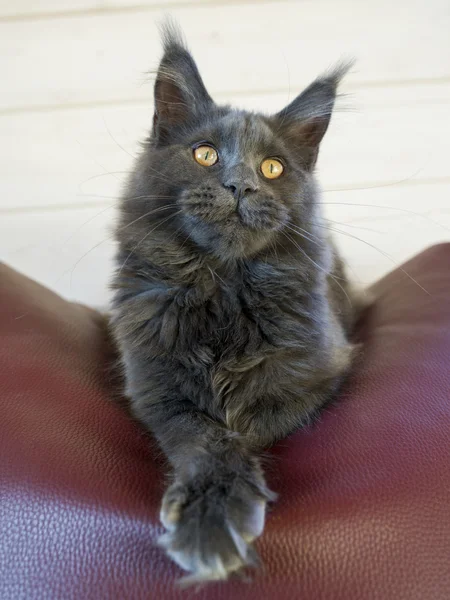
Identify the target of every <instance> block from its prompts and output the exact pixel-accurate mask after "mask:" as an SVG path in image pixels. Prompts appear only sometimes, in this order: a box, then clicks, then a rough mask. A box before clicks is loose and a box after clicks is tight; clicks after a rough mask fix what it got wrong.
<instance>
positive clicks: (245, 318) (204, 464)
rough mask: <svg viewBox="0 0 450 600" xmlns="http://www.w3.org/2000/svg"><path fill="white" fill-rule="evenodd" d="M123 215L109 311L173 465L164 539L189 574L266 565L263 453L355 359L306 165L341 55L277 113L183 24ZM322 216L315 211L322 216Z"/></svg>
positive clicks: (332, 388) (341, 283)
mask: <svg viewBox="0 0 450 600" xmlns="http://www.w3.org/2000/svg"><path fill="white" fill-rule="evenodd" d="M163 39H164V56H163V59H162V61H161V64H160V67H159V70H158V73H157V78H156V83H155V114H154V120H153V130H152V133H151V136H150V137H149V139H148V140H147V141H146V142H145V144H144V147H143V151H142V153H141V155H140V156H139V158H138V160H137V162H136V165H135V168H134V170H133V172H132V174H131V176H130V178H129V182H128V185H127V189H126V192H125V194H124V197H123V199H122V202H121V206H120V222H119V224H118V226H117V241H118V245H119V251H118V255H117V272H116V275H115V278H114V282H113V286H114V289H115V295H114V301H113V319H112V326H113V331H114V334H115V337H116V339H117V341H118V344H119V348H120V351H121V356H122V360H123V365H124V368H125V374H126V382H127V388H126V391H127V394H128V395H129V396H130V398H131V403H132V408H133V412H134V414H135V415H136V417H137V418H138V419H139V420H140V421H141V422H142V423H143V425H144V426H145V427H146V428H147V429H148V430H149V431H151V432H152V433H153V435H154V436H155V437H156V439H157V440H158V442H159V444H160V446H161V448H162V450H163V451H164V453H165V455H166V456H167V458H168V460H169V462H170V464H171V466H172V468H173V483H172V484H171V485H170V487H169V488H168V489H167V491H166V493H165V495H164V498H163V501H162V507H161V521H162V523H163V525H164V527H165V528H166V529H167V533H166V534H165V535H164V536H163V537H162V538H161V544H162V545H163V546H164V548H165V549H166V551H167V553H168V554H169V555H170V556H171V557H172V558H173V559H174V560H175V561H176V562H177V563H178V564H179V565H180V566H181V567H182V568H183V569H185V570H187V571H189V572H190V573H191V577H190V578H189V579H191V580H195V581H198V580H214V579H226V578H227V577H228V575H229V574H230V573H232V572H234V571H238V570H240V569H241V568H242V567H244V566H246V565H251V564H254V563H255V562H256V558H257V555H256V553H255V550H254V548H253V545H252V544H253V541H254V540H255V538H257V537H258V536H260V535H261V533H262V531H263V527H264V519H265V512H266V504H267V502H268V501H270V500H273V499H274V498H275V494H274V493H273V492H271V491H270V490H269V489H268V488H267V486H266V483H265V480H264V475H263V472H262V469H261V465H260V458H259V457H258V453H260V451H261V450H262V449H264V448H266V447H267V446H269V445H270V444H272V443H273V442H275V441H276V440H278V439H280V438H283V437H284V436H287V435H288V434H290V433H291V432H292V431H294V430H295V429H296V428H298V427H301V426H302V425H304V424H305V423H308V422H309V421H310V419H311V418H312V417H313V416H314V415H315V414H316V413H317V412H318V411H319V410H320V408H321V407H322V406H323V405H324V404H325V403H326V402H327V401H328V400H329V399H330V398H332V397H333V395H334V394H335V392H336V390H337V389H338V386H339V385H340V383H341V381H342V378H343V376H344V375H345V374H346V372H347V371H348V369H349V365H350V362H351V356H352V350H353V346H352V345H351V344H350V343H349V341H348V335H349V332H350V330H351V326H352V322H353V314H352V308H351V303H350V301H349V297H348V296H349V293H350V292H349V289H348V284H347V281H346V279H345V276H344V274H343V269H342V264H341V261H340V259H339V257H338V255H337V254H336V251H335V249H334V247H333V245H332V243H331V242H330V240H329V239H328V237H327V235H326V232H327V230H326V229H325V228H324V227H323V221H322V217H321V215H320V207H319V204H318V202H317V199H318V190H317V187H316V182H315V179H314V176H313V170H314V165H315V163H316V159H317V154H318V149H319V144H320V142H321V140H322V137H323V135H324V134H325V132H326V130H327V127H328V124H329V121H330V117H331V112H332V109H333V105H334V101H335V97H336V89H337V86H338V83H339V81H340V79H341V77H342V76H343V75H344V73H345V71H346V67H339V68H337V69H335V70H334V71H332V72H330V73H328V74H326V75H324V76H323V77H321V78H319V79H317V80H316V81H314V82H313V83H312V84H311V85H310V86H309V87H308V88H307V89H306V90H305V91H304V92H303V93H302V94H300V95H299V96H298V97H297V98H296V99H295V100H294V101H293V102H291V103H290V104H289V106H287V107H286V108H284V109H283V110H282V111H281V112H279V113H277V114H275V115H272V116H264V115H261V114H257V113H250V112H246V111H242V110H235V109H233V108H230V107H228V106H218V105H216V104H215V103H214V102H213V100H212V99H211V97H210V96H209V94H208V92H207V91H206V89H205V86H204V84H203V82H202V79H201V77H200V75H199V72H198V70H197V67H196V65H195V62H194V60H193V58H192V56H191V55H190V53H189V52H188V50H187V49H186V46H185V45H184V42H183V40H182V37H181V36H180V34H179V32H177V30H176V29H175V28H174V27H173V26H166V27H165V29H164V33H163ZM321 222H322V225H320V224H321Z"/></svg>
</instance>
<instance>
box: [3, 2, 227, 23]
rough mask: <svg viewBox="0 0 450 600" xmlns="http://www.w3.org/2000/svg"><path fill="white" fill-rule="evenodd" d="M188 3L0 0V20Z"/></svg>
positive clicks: (187, 3)
mask: <svg viewBox="0 0 450 600" xmlns="http://www.w3.org/2000/svg"><path fill="white" fill-rule="evenodd" d="M213 1H214V0H213ZM228 1H230V0H228ZM232 1H233V0H231V2H232ZM234 1H236V0H234ZM207 2H211V0H195V3H196V4H202V3H203V4H206V3H207ZM237 2H239V0H237ZM190 3H192V0H14V2H11V1H8V0H0V19H2V18H3V19H10V20H11V19H16V20H18V19H21V18H22V19H25V18H26V19H33V18H42V17H45V16H47V17H52V16H56V15H64V14H66V15H71V14H73V13H78V12H82V13H83V12H84V14H86V15H89V14H92V13H94V14H95V13H96V12H97V13H100V12H108V11H110V12H115V11H120V10H139V9H141V10H142V9H146V8H147V9H148V8H154V7H164V6H167V7H169V8H170V6H171V5H173V4H186V5H189V4H190Z"/></svg>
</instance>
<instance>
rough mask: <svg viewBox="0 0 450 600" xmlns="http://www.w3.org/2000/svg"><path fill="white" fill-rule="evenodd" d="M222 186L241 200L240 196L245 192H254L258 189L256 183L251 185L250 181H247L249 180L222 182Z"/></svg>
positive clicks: (244, 194) (245, 193)
mask: <svg viewBox="0 0 450 600" xmlns="http://www.w3.org/2000/svg"><path fill="white" fill-rule="evenodd" d="M224 186H225V187H226V188H227V190H230V192H231V193H232V194H233V196H234V197H235V198H236V200H238V201H239V200H242V198H243V197H244V196H246V195H247V194H251V193H252V192H256V191H257V190H258V188H257V187H256V185H253V184H252V183H249V182H244V183H224Z"/></svg>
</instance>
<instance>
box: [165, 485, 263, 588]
mask: <svg viewBox="0 0 450 600" xmlns="http://www.w3.org/2000/svg"><path fill="white" fill-rule="evenodd" d="M259 489H265V486H264V487H262V486H261V485H260V483H259V482H258V484H255V482H251V481H246V480H245V479H242V478H235V479H234V480H233V481H231V482H228V483H225V482H224V481H223V480H220V479H219V480H217V479H215V478H214V477H211V478H210V479H209V480H208V479H207V480H205V479H202V480H199V479H196V480H193V481H190V482H188V483H187V484H181V483H177V482H176V483H174V484H173V485H172V486H170V487H169V489H168V490H167V492H166V494H165V495H164V499H163V504H162V507H161V521H162V523H163V524H164V526H165V527H166V529H167V530H168V532H167V533H166V534H164V535H163V536H162V537H161V539H160V545H161V546H162V547H164V548H165V550H166V552H167V554H168V555H169V556H170V557H171V558H172V559H173V560H174V561H175V562H176V563H177V564H178V565H179V566H181V567H182V568H183V569H185V570H186V571H189V572H190V573H191V575H189V576H187V577H185V578H184V579H183V580H182V582H181V583H185V584H186V583H187V584H189V583H194V582H201V581H215V580H220V579H227V578H228V577H229V576H230V575H231V574H232V573H235V572H237V571H241V570H242V569H243V568H244V567H247V566H254V565H256V564H257V562H258V557H257V554H256V551H255V550H254V548H253V546H252V542H253V541H254V540H255V538H257V537H258V536H259V535H261V533H262V530H263V527H264V520H265V512H266V503H267V501H268V500H269V499H272V498H274V495H272V494H271V492H269V490H267V495H266V496H265V495H264V493H261V492H260V491H259Z"/></svg>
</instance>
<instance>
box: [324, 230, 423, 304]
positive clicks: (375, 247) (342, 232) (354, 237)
mask: <svg viewBox="0 0 450 600" xmlns="http://www.w3.org/2000/svg"><path fill="white" fill-rule="evenodd" d="M320 227H324V228H325V229H328V230H329V231H334V232H336V233H340V234H342V235H346V236H347V237H350V238H352V239H354V240H358V241H359V242H362V243H363V244H366V245H367V246H370V247H371V248H373V249H374V250H376V251H377V252H379V253H380V254H382V255H383V256H385V257H386V258H388V259H389V260H390V261H391V262H392V263H393V264H394V265H395V267H397V269H399V270H400V271H401V272H402V273H404V274H405V275H406V276H407V277H408V279H410V280H411V281H412V282H413V283H415V284H416V285H417V286H418V287H419V288H420V289H421V290H423V291H424V292H425V293H426V294H427V295H428V296H431V294H430V292H429V291H428V290H426V289H425V288H424V287H423V286H422V285H420V283H419V282H418V281H417V280H416V279H414V277H413V276H412V275H410V274H409V273H408V272H407V271H405V269H404V268H403V267H401V266H399V265H398V263H397V262H396V261H395V259H394V258H393V257H392V256H390V255H389V254H387V252H384V251H383V250H381V249H380V248H377V246H375V245H374V244H371V243H370V242H367V241H366V240H362V239H361V238H359V237H358V236H356V235H352V234H351V233H348V232H347V231H341V230H340V229H335V228H334V227H327V226H326V225H320Z"/></svg>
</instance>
